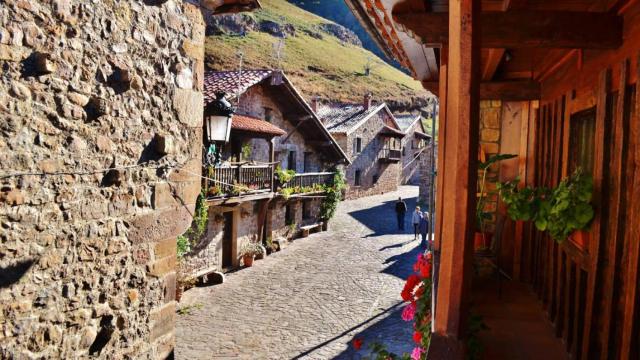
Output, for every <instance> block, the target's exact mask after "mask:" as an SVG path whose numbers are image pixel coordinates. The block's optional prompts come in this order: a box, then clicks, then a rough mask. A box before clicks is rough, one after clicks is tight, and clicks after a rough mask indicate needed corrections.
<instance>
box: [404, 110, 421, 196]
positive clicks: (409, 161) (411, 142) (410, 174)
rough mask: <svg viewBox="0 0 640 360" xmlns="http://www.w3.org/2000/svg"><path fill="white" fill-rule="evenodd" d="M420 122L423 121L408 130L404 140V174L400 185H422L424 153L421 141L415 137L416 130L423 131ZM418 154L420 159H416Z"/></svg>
mask: <svg viewBox="0 0 640 360" xmlns="http://www.w3.org/2000/svg"><path fill="white" fill-rule="evenodd" d="M420 121H422V120H418V121H417V122H415V123H414V124H413V125H412V126H411V127H410V128H409V129H407V131H406V132H405V133H406V135H405V137H404V138H402V174H401V176H400V184H411V185H419V183H420V162H421V161H422V155H423V153H424V152H421V150H422V149H420V148H419V145H420V139H418V138H416V136H415V132H416V130H418V131H422V125H421V124H420ZM425 142H426V141H425ZM418 153H419V154H420V155H418V156H419V157H420V158H418V159H415V157H416V154H418ZM414 159H415V160H414Z"/></svg>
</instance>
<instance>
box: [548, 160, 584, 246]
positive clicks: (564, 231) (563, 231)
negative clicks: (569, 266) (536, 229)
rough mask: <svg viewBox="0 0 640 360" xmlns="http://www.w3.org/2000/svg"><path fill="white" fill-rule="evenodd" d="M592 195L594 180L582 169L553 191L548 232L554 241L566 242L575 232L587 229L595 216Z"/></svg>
mask: <svg viewBox="0 0 640 360" xmlns="http://www.w3.org/2000/svg"><path fill="white" fill-rule="evenodd" d="M592 194H593V179H592V178H591V176H588V175H585V174H584V173H583V172H582V170H581V169H578V170H577V171H576V172H575V173H574V174H573V175H571V176H570V177H569V178H567V179H564V180H562V181H561V182H560V184H559V185H558V187H556V188H555V189H553V192H552V193H551V198H550V199H549V205H548V206H549V207H548V220H547V224H546V230H547V231H548V232H549V234H550V235H551V237H552V238H553V239H554V240H556V241H558V242H561V241H564V240H565V239H566V238H567V237H569V235H570V234H571V233H573V232H574V231H576V230H582V229H585V228H587V226H588V225H589V223H590V222H591V219H593V216H594V211H593V207H592V206H591V196H592ZM545 210H547V209H545Z"/></svg>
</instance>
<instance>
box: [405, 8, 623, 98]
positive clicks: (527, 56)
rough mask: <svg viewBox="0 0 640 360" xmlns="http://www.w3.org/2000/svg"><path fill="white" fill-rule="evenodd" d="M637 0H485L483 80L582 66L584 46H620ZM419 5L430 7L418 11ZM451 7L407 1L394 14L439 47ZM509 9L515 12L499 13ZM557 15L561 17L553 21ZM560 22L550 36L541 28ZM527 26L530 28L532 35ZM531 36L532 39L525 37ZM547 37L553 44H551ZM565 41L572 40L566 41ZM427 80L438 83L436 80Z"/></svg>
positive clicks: (539, 76)
mask: <svg viewBox="0 0 640 360" xmlns="http://www.w3.org/2000/svg"><path fill="white" fill-rule="evenodd" d="M634 1H635V0H483V1H482V11H483V15H482V16H483V19H484V18H487V19H490V20H489V21H481V24H482V25H481V26H482V34H483V35H482V36H483V39H482V44H483V49H482V53H481V63H482V65H481V66H482V67H481V69H482V70H481V72H482V80H483V81H484V82H491V81H493V82H497V81H498V82H499V81H515V80H528V81H530V80H533V81H536V82H541V81H543V80H544V79H545V78H546V77H548V76H550V74H552V73H553V72H554V71H555V70H556V69H558V68H559V66H560V65H562V64H565V63H567V62H568V61H572V62H575V63H576V66H580V64H581V62H582V56H583V51H582V49H603V48H604V49H610V48H617V47H618V46H620V44H621V42H622V18H621V16H619V15H620V14H621V12H623V11H624V9H625V8H626V7H627V6H628V4H629V3H630V2H634ZM412 3H413V5H411V4H412ZM418 4H420V5H421V6H422V7H423V8H426V11H423V12H417V11H415V9H416V8H418ZM448 6H449V3H448V1H447V0H405V1H404V2H402V1H400V2H399V3H398V4H397V5H396V7H395V8H394V10H393V17H394V20H395V21H396V22H398V23H400V24H403V25H406V27H407V28H408V29H410V30H412V31H413V32H414V33H415V34H416V35H418V36H419V37H420V38H422V39H423V41H424V42H425V43H429V44H430V45H431V46H434V47H438V46H440V45H439V44H441V43H446V41H447V39H446V37H447V31H448V24H447V16H446V15H444V14H442V15H439V14H437V13H446V12H447V11H448ZM403 8H412V9H413V11H412V12H403V10H402V9H403ZM505 11H506V12H508V13H509V16H502V15H500V13H496V12H505ZM594 13H596V14H594ZM401 16H402V17H403V18H401ZM516 17H518V18H517V20H516V21H515V22H514V21H513V19H514V18H516ZM553 17H557V18H556V19H555V20H553V19H551V20H549V18H553ZM572 17H573V18H572ZM503 20H504V22H503V23H501V21H503ZM618 22H619V23H618ZM554 26H555V29H554V30H553V31H551V32H549V33H547V34H543V33H541V32H540V30H541V29H542V30H543V32H544V31H547V30H548V29H550V28H553V27H554ZM527 28H528V29H530V31H529V33H527V30H526V29H527ZM511 30H513V31H511ZM421 31H422V34H420V32H421ZM572 32H573V33H572ZM534 33H535V34H540V35H541V37H540V39H535V38H534V39H531V34H534ZM560 33H561V34H560ZM520 35H522V36H520ZM556 35H557V36H556ZM603 35H604V36H603ZM519 36H520V37H519ZM492 37H493V38H492ZM579 37H583V38H582V39H578V38H579ZM525 38H526V39H527V41H523V39H525ZM493 40H496V41H493ZM529 40H533V42H531V41H529ZM547 40H551V42H546V43H545V42H544V41H547ZM559 40H568V41H567V42H565V43H562V42H561V41H559ZM580 40H582V41H580ZM536 41H538V42H536ZM431 42H433V44H431ZM436 43H438V44H436ZM500 45H503V46H500ZM423 81H425V82H427V83H428V82H435V79H423ZM432 86H433V85H432Z"/></svg>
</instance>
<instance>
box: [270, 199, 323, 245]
mask: <svg viewBox="0 0 640 360" xmlns="http://www.w3.org/2000/svg"><path fill="white" fill-rule="evenodd" d="M305 202H306V203H307V205H306V206H307V208H308V218H304V216H303V215H304V214H303V208H304V206H303V203H305ZM321 204H322V199H320V198H312V199H300V198H296V199H289V200H284V199H280V200H276V201H274V202H273V203H272V204H271V206H270V217H271V218H270V225H269V227H268V228H267V231H268V232H270V233H271V237H272V239H274V240H275V239H278V238H283V239H287V240H291V239H292V238H294V237H295V236H296V235H297V234H298V231H299V229H300V227H301V226H305V225H309V224H315V223H317V222H318V221H320V205H321ZM287 206H289V207H290V211H291V212H292V220H293V224H294V225H293V226H290V225H289V224H287V221H286V213H287Z"/></svg>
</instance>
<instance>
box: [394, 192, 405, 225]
mask: <svg viewBox="0 0 640 360" xmlns="http://www.w3.org/2000/svg"><path fill="white" fill-rule="evenodd" d="M406 213H407V204H406V203H405V202H404V201H402V198H401V197H399V198H398V201H397V202H396V215H397V217H398V230H404V216H405V214H406Z"/></svg>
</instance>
